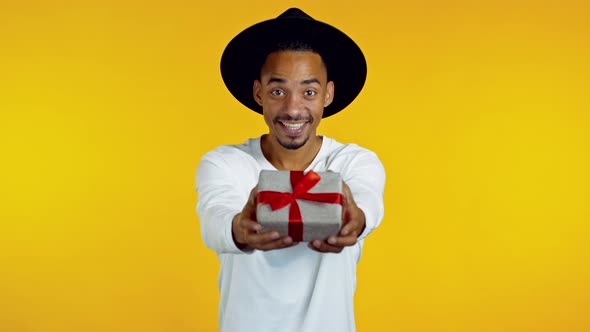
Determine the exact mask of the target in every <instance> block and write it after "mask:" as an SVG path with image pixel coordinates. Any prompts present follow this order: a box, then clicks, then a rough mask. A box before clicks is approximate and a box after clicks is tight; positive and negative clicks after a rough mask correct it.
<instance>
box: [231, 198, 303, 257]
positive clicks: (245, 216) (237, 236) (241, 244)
mask: <svg viewBox="0 0 590 332" xmlns="http://www.w3.org/2000/svg"><path fill="white" fill-rule="evenodd" d="M257 195H258V187H254V189H252V191H251V192H250V197H249V198H248V202H247V203H246V205H245V206H244V208H243V209H242V212H240V213H238V214H236V216H235V217H234V219H233V220H232V235H233V238H234V242H235V243H236V246H238V248H240V249H242V250H243V249H246V248H253V249H258V250H273V249H282V248H286V247H290V246H293V245H295V244H297V242H293V239H292V238H291V237H290V236H283V237H280V235H279V233H278V232H277V231H270V232H265V233H258V232H260V230H261V229H262V225H261V224H259V223H258V222H257V221H256V196H257Z"/></svg>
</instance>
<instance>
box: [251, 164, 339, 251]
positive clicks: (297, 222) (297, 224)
mask: <svg viewBox="0 0 590 332" xmlns="http://www.w3.org/2000/svg"><path fill="white" fill-rule="evenodd" d="M290 175H291V187H292V188H293V192H292V193H285V192H278V191H261V192H259V193H258V203H260V204H270V208H271V209H272V210H273V211H275V210H278V209H280V208H283V207H285V206H287V205H289V204H291V206H290V207H289V225H288V229H289V235H290V236H291V237H292V238H293V241H295V242H300V241H303V220H302V218H301V211H300V210H299V204H297V199H305V200H308V201H314V202H321V203H331V204H340V205H342V194H340V193H309V192H308V191H309V190H310V189H311V188H313V187H314V186H315V185H316V184H317V183H318V182H320V179H321V178H320V176H319V175H318V174H317V173H316V172H314V171H309V172H307V174H305V175H303V171H291V172H290Z"/></svg>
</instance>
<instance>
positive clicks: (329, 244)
mask: <svg viewBox="0 0 590 332" xmlns="http://www.w3.org/2000/svg"><path fill="white" fill-rule="evenodd" d="M342 225H343V226H342V228H341V229H340V232H339V233H338V234H337V235H332V236H330V237H329V238H328V239H326V240H324V241H322V240H313V241H312V242H310V243H309V244H308V245H307V246H308V247H309V248H311V249H313V250H315V251H318V252H331V253H339V252H341V251H342V249H344V247H347V246H352V245H354V244H356V242H357V240H358V236H359V235H360V234H361V233H362V232H363V230H364V229H365V214H364V213H363V211H362V210H361V209H360V208H359V207H358V206H357V205H356V203H355V201H354V198H353V197H352V192H351V191H350V188H349V187H348V185H347V184H346V183H345V182H344V181H342Z"/></svg>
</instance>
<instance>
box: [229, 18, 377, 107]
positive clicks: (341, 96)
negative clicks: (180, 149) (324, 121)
mask: <svg viewBox="0 0 590 332" xmlns="http://www.w3.org/2000/svg"><path fill="white" fill-rule="evenodd" d="M294 40H296V41H300V42H305V43H308V44H309V45H311V46H312V47H313V49H314V50H315V51H317V52H318V53H319V54H320V56H321V57H322V59H323V61H324V63H325V64H326V66H327V68H328V80H329V81H333V82H334V90H335V91H334V99H333V101H332V103H331V104H330V105H329V106H327V107H326V108H325V109H324V113H323V117H324V118H326V117H328V116H331V115H334V114H336V113H338V112H340V111H341V110H343V109H344V108H345V107H346V106H348V105H349V104H350V103H351V102H352V101H353V100H354V99H355V98H356V97H357V95H358V94H359V93H360V91H361V90H362V88H363V86H364V84H365V80H366V76H367V63H366V61H365V57H364V55H363V52H362V51H361V49H360V48H359V47H358V45H357V44H356V43H355V42H354V41H353V40H352V39H351V38H350V37H348V36H347V35H346V34H344V33H343V32H342V31H340V30H338V29H336V28H335V27H333V26H331V25H329V24H326V23H323V22H320V21H317V20H314V19H304V18H276V19H271V20H268V21H264V22H260V23H258V24H255V25H253V26H251V27H249V28H247V29H246V30H244V31H242V32H241V33H240V34H238V35H237V36H236V37H234V38H233V39H232V40H231V41H230V42H229V44H228V45H227V47H226V48H225V50H224V52H223V55H222V57H221V76H222V78H223V81H224V83H225V85H226V87H227V88H228V89H229V91H230V92H231V94H232V95H233V96H234V97H235V98H236V99H237V100H238V101H240V103H242V104H243V105H244V106H246V107H248V108H249V109H251V110H253V111H255V112H257V113H260V114H262V107H261V106H260V105H259V104H258V103H257V102H256V101H255V100H254V97H253V90H252V86H253V82H254V80H257V79H259V78H260V68H261V66H262V64H263V63H264V61H265V57H266V55H267V54H268V52H269V50H270V49H272V47H274V46H275V45H276V44H277V43H278V42H284V41H294Z"/></svg>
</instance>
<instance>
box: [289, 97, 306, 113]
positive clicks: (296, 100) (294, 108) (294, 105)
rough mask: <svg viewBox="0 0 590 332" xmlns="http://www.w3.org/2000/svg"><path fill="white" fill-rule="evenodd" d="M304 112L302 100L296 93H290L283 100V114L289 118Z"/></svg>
mask: <svg viewBox="0 0 590 332" xmlns="http://www.w3.org/2000/svg"><path fill="white" fill-rule="evenodd" d="M303 110H304V105H303V98H302V97H301V96H298V95H297V94H296V93H290V94H288V95H287V98H286V99H285V112H286V113H287V114H289V115H291V116H293V115H297V114H301V113H302V112H303Z"/></svg>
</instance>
